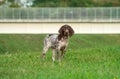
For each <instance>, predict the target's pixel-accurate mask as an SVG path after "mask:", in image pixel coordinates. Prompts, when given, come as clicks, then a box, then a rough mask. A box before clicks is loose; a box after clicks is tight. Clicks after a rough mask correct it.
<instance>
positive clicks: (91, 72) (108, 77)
mask: <svg viewBox="0 0 120 79" xmlns="http://www.w3.org/2000/svg"><path fill="white" fill-rule="evenodd" d="M28 36H29V35H27V38H26V36H25V38H24V39H21V38H23V37H24V35H23V36H21V37H20V36H19V35H18V37H17V36H16V35H13V36H12V37H11V39H10V37H9V35H1V36H0V37H1V38H0V42H1V41H3V40H4V39H5V38H8V37H9V40H8V39H6V40H5V41H4V42H1V44H3V45H6V46H8V47H9V46H10V45H12V47H11V48H12V49H11V48H10V47H9V48H7V47H5V46H3V45H1V49H2V48H6V50H5V51H6V52H3V51H2V53H1V54H0V79H120V64H119V63H120V45H119V44H120V41H119V39H120V35H75V36H73V37H72V38H71V39H70V43H69V47H68V49H67V52H66V55H65V58H64V59H63V60H62V61H61V62H58V61H55V62H52V58H51V50H49V51H48V53H47V54H46V58H45V59H44V60H42V59H41V58H40V54H41V51H42V42H43V41H40V39H39V38H41V40H43V39H44V36H45V35H35V36H34V35H33V36H32V35H30V37H32V38H30V37H29V38H28ZM38 36H41V37H38ZM13 37H15V39H13ZM26 39H27V40H28V41H23V40H26ZM20 40H21V42H20ZM31 40H32V41H33V40H35V41H33V42H32V41H31ZM37 40H38V41H39V42H40V43H38V41H37ZM6 41H7V44H6ZM18 41H19V44H20V45H17V44H16V43H18ZM11 42H12V43H11ZM29 42H31V43H32V44H30V43H29ZM36 43H37V44H39V45H36ZM22 44H23V45H24V46H23V47H27V46H28V48H29V49H26V50H25V49H24V48H23V47H22ZM32 45H33V46H32ZM16 46H18V47H19V50H17V49H18V48H14V47H16ZM38 46H39V47H38ZM31 47H33V48H35V49H30V48H31ZM37 47H38V48H40V49H39V50H38V49H36V48H37ZM8 49H11V50H13V49H14V50H13V51H14V52H11V50H8ZM20 49H21V50H20ZM22 49H23V50H22ZM2 50H3V49H2Z"/></svg>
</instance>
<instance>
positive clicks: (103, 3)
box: [0, 0, 120, 7]
mask: <svg viewBox="0 0 120 79" xmlns="http://www.w3.org/2000/svg"><path fill="white" fill-rule="evenodd" d="M6 1H8V2H9V3H11V4H10V5H9V7H22V6H23V5H19V4H20V1H23V0H1V1H0V5H2V4H5V3H6ZM24 2H26V3H27V2H28V4H29V2H31V3H32V5H30V6H29V7H119V6H120V0H25V1H24ZM26 3H25V4H26ZM22 4H23V3H22Z"/></svg>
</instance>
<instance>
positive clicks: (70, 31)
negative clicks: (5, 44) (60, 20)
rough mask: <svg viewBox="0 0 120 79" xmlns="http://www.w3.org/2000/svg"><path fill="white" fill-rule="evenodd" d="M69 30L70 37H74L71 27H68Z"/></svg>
mask: <svg viewBox="0 0 120 79" xmlns="http://www.w3.org/2000/svg"><path fill="white" fill-rule="evenodd" d="M68 29H69V36H72V35H73V34H74V30H73V29H72V27H71V26H68Z"/></svg>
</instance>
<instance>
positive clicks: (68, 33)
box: [58, 25, 74, 37]
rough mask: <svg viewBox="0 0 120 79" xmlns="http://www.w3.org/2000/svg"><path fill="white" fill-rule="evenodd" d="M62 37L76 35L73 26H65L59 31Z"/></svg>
mask: <svg viewBox="0 0 120 79" xmlns="http://www.w3.org/2000/svg"><path fill="white" fill-rule="evenodd" d="M58 32H59V33H60V34H61V35H64V36H70V37H71V36H72V35H73V34H74V30H73V29H72V27H71V26H69V25H63V26H62V27H61V28H60V29H59V31H58Z"/></svg>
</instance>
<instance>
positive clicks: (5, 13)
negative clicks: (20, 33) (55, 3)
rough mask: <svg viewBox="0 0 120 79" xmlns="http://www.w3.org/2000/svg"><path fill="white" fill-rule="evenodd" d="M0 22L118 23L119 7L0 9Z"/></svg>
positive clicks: (119, 16)
mask: <svg viewBox="0 0 120 79" xmlns="http://www.w3.org/2000/svg"><path fill="white" fill-rule="evenodd" d="M0 22H120V7H107V8H104V7H99V8H0Z"/></svg>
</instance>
